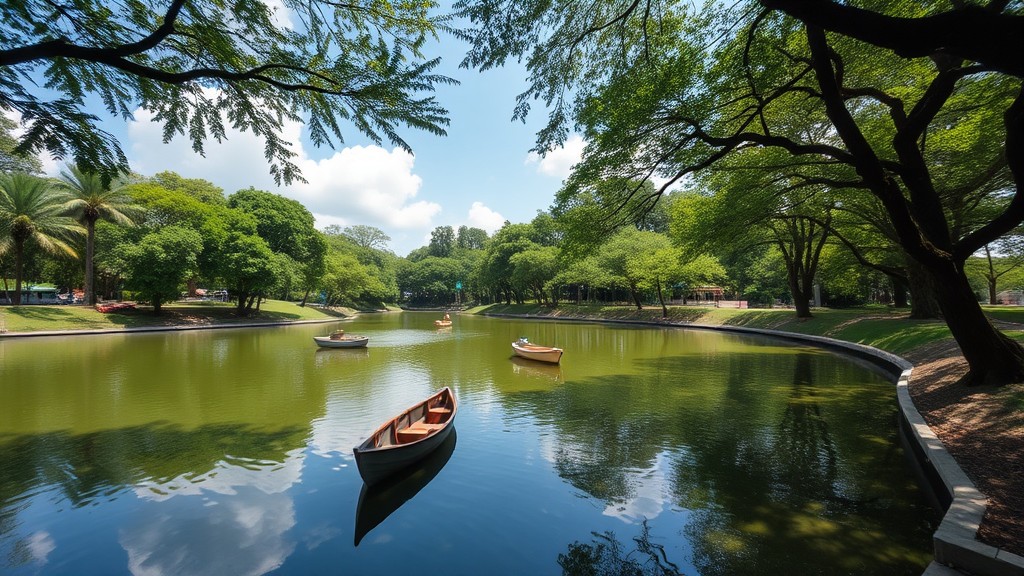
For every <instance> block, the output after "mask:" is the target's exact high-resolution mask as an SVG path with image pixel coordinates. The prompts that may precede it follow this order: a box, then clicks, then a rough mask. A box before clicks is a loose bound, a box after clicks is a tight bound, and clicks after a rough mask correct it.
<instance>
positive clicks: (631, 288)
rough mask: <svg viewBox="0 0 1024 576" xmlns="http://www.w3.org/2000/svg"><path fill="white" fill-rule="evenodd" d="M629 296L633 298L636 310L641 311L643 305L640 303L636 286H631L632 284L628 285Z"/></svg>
mask: <svg viewBox="0 0 1024 576" xmlns="http://www.w3.org/2000/svg"><path fill="white" fill-rule="evenodd" d="M629 295H630V296H632V297H633V302H634V303H635V304H636V309H637V310H643V309H644V305H643V304H642V303H641V302H640V293H639V292H637V290H636V286H633V285H632V284H630V286H629Z"/></svg>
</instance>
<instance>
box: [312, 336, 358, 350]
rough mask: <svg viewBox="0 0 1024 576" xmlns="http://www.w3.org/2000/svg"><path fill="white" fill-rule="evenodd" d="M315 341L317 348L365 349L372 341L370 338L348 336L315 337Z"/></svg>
mask: <svg viewBox="0 0 1024 576" xmlns="http://www.w3.org/2000/svg"><path fill="white" fill-rule="evenodd" d="M313 340H315V341H316V345H317V346H320V347H322V348H365V347H366V343H367V342H369V341H370V337H369V336H356V335H354V334H352V335H349V334H346V335H344V336H342V337H341V338H333V337H331V336H313Z"/></svg>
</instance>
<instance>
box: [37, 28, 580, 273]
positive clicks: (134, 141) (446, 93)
mask: <svg viewBox="0 0 1024 576" xmlns="http://www.w3.org/2000/svg"><path fill="white" fill-rule="evenodd" d="M467 50H468V45H466V44H465V43H463V42H462V41H460V40H458V39H456V38H453V37H451V36H447V35H445V36H442V37H441V41H440V42H438V43H435V44H432V45H431V46H428V47H427V48H426V49H425V53H426V56H427V57H428V58H429V57H433V56H435V55H439V56H441V58H442V63H441V65H440V66H439V67H438V68H437V69H435V72H436V73H439V74H444V75H446V76H449V77H452V78H455V79H456V80H458V81H459V82H460V84H459V85H455V86H440V87H438V88H437V90H436V92H435V97H436V100H437V101H438V102H440V104H441V105H442V106H444V107H445V108H446V109H447V110H448V111H449V118H450V120H451V124H450V125H449V126H448V127H447V132H448V134H447V136H437V135H434V134H430V133H427V132H421V131H417V130H414V129H411V128H407V127H401V128H400V129H399V133H400V135H401V136H402V138H403V139H405V141H406V142H408V143H409V145H410V146H411V147H412V149H413V151H414V153H415V154H414V155H410V154H408V153H407V152H405V151H404V150H402V149H401V148H397V147H394V146H392V145H390V143H388V144H386V145H385V146H383V147H381V146H377V145H374V144H373V143H372V142H371V141H369V139H367V138H366V137H364V136H363V135H362V134H360V133H359V132H358V131H357V130H356V129H355V127H353V126H351V125H348V126H347V127H343V129H344V130H345V131H344V136H345V138H346V141H345V144H344V146H340V145H338V144H337V143H336V148H335V149H331V148H329V147H324V148H319V149H318V148H315V147H313V146H312V144H311V143H310V142H309V139H308V137H307V136H308V135H307V134H306V130H305V128H304V127H303V126H301V125H299V124H297V123H292V124H288V125H286V126H285V128H284V131H283V132H284V136H285V139H286V140H288V141H290V142H292V143H293V144H294V150H295V151H296V152H297V153H298V157H297V158H298V161H297V162H296V163H297V164H298V165H299V167H300V169H301V170H302V175H303V177H304V178H305V179H306V180H307V181H308V183H298V182H297V183H293V184H291V185H287V186H277V185H276V184H275V183H274V179H273V177H272V176H271V175H270V171H269V166H268V165H267V161H266V159H265V158H264V154H263V141H262V139H260V138H257V137H255V136H253V135H252V134H251V133H248V132H245V133H243V132H238V131H234V130H229V131H228V138H227V140H226V141H224V142H222V143H217V142H216V141H214V140H207V141H206V142H205V144H204V147H205V157H204V156H200V155H198V154H196V153H195V152H193V151H192V146H191V143H190V142H189V141H188V139H187V138H184V137H181V136H178V137H176V138H174V139H173V140H171V142H169V143H167V144H164V143H163V142H162V129H161V125H160V124H157V123H154V122H152V121H151V120H152V116H153V114H152V113H151V112H149V111H147V110H143V109H137V110H136V111H135V113H134V119H133V120H131V121H128V122H125V121H124V120H122V119H120V118H119V117H111V116H110V115H109V114H108V113H107V112H106V111H105V110H103V109H97V110H92V112H93V113H95V114H96V115H97V116H99V117H100V118H103V119H104V123H103V128H104V129H106V130H107V131H109V132H110V133H111V134H113V135H114V136H116V137H117V138H118V139H119V141H120V143H121V146H122V148H123V149H124V152H125V155H126V156H127V157H128V161H129V163H130V165H131V168H132V170H133V171H134V172H136V173H139V174H142V175H145V176H152V175H154V174H156V173H157V172H162V171H165V170H169V171H173V172H177V173H178V174H180V175H181V176H183V177H186V178H202V179H205V180H209V181H210V182H213V183H214V184H215V185H217V186H219V187H221V188H223V189H224V192H225V194H231V193H233V192H235V191H237V190H240V189H243V188H248V187H249V186H253V187H255V188H257V189H260V190H267V191H270V192H274V193H276V194H281V195H282V196H286V197H288V198H294V199H295V200H298V201H299V202H301V203H302V204H303V205H305V206H306V208H307V209H309V211H310V212H312V213H313V215H314V217H315V218H316V226H317V227H318V228H321V229H322V228H324V227H325V226H328V225H331V224H337V225H340V226H341V227H345V226H350V225H357V224H363V225H369V226H375V227H377V228H380V229H381V230H383V231H384V232H385V233H386V234H387V235H388V236H390V237H391V242H390V243H389V245H388V248H389V249H390V250H392V251H394V252H395V253H396V254H398V255H401V256H404V255H406V254H408V253H409V252H410V251H411V250H413V249H416V248H419V247H421V246H424V245H426V244H427V243H428V242H429V239H430V232H431V231H432V230H433V229H434V228H435V227H437V226H452V227H454V228H455V229H456V230H457V229H458V227H459V226H462V225H466V226H472V227H477V228H483V229H484V230H486V231H487V232H488V234H493V233H494V232H495V231H496V230H497V229H498V228H500V227H501V226H502V224H503V223H504V222H505V221H506V220H508V221H511V222H528V221H530V220H532V219H533V217H534V216H535V215H536V214H537V211H538V210H548V209H549V207H550V206H551V204H552V202H553V200H554V195H555V192H556V191H557V190H558V189H559V187H560V186H561V184H562V181H563V180H564V179H565V178H566V177H567V176H568V174H569V169H570V167H571V166H572V164H574V163H575V162H576V161H578V160H579V157H580V154H581V152H582V149H583V141H582V139H581V138H580V137H578V136H573V137H571V138H570V139H569V140H568V141H567V142H566V143H565V145H564V147H562V148H560V149H557V150H553V151H550V152H549V153H547V154H545V155H544V156H543V157H541V156H540V155H537V154H535V153H530V152H529V150H530V149H531V148H532V147H533V146H534V141H535V135H536V132H537V130H539V129H540V128H541V126H542V125H543V123H544V122H545V120H546V114H545V112H544V109H543V103H537V105H535V106H534V111H533V112H532V113H531V115H530V117H529V118H528V119H527V122H526V123H525V124H524V123H522V122H520V121H515V122H513V121H512V120H511V116H512V111H513V107H514V106H515V97H516V96H517V95H518V94H519V93H521V92H523V91H524V90H525V89H526V87H527V84H526V77H527V73H526V70H525V68H524V67H522V66H520V65H518V64H516V63H514V62H513V64H512V65H511V66H506V67H505V68H500V69H492V70H488V71H486V72H479V71H475V70H464V69H459V67H458V64H459V62H460V61H461V60H462V58H463V56H464V55H465V52H466V51H467ZM46 165H47V168H46V170H47V172H48V173H50V174H51V175H56V173H59V169H60V167H59V166H58V165H57V164H56V163H53V162H47V163H46Z"/></svg>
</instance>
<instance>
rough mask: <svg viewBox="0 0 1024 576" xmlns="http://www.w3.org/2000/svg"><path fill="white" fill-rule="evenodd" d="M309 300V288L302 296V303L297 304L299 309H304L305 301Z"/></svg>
mask: <svg viewBox="0 0 1024 576" xmlns="http://www.w3.org/2000/svg"><path fill="white" fill-rule="evenodd" d="M308 298H309V288H306V292H305V293H304V294H303V295H302V302H299V308H305V307H306V300H307V299H308Z"/></svg>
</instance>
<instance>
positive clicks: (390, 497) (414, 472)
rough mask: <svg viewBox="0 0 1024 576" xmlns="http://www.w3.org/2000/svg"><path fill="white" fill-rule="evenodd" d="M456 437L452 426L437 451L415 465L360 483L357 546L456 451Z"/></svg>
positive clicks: (438, 470)
mask: <svg viewBox="0 0 1024 576" xmlns="http://www.w3.org/2000/svg"><path fill="white" fill-rule="evenodd" d="M456 436H457V430H456V429H455V428H452V431H451V433H450V434H449V435H448V437H447V438H445V440H444V442H442V443H441V445H440V446H438V447H437V450H435V451H434V452H432V453H431V454H430V455H429V456H427V457H426V458H424V459H423V460H421V461H420V462H418V463H417V464H415V465H413V466H411V467H410V468H408V469H407V470H403V471H402V473H400V474H398V475H396V476H395V477H394V478H392V479H390V480H388V481H385V482H382V483H379V484H374V485H373V486H367V485H366V484H363V487H362V489H361V490H360V491H359V503H358V504H357V505H356V535H355V545H356V546H359V541H360V540H362V539H363V538H364V537H365V536H366V534H367V533H369V532H370V530H373V529H374V528H376V527H377V525H378V524H380V523H381V522H383V521H384V520H386V519H387V517H388V516H390V515H391V514H392V513H393V512H394V511H395V510H398V508H399V507H400V506H401V505H402V504H405V503H406V502H408V501H409V500H410V499H412V497H413V496H415V495H416V494H418V493H419V491H420V490H422V489H423V487H424V486H426V485H427V484H428V483H429V482H430V481H431V480H433V479H434V476H437V473H438V472H440V471H441V469H442V468H444V465H445V464H447V463H448V460H449V459H451V457H452V453H453V452H455V442H456Z"/></svg>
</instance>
